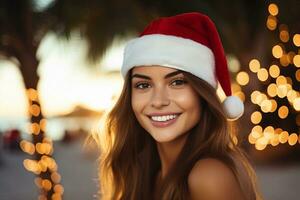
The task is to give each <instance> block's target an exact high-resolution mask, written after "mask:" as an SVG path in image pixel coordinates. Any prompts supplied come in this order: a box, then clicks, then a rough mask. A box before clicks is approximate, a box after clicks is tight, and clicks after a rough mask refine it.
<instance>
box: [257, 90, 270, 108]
mask: <svg viewBox="0 0 300 200" xmlns="http://www.w3.org/2000/svg"><path fill="white" fill-rule="evenodd" d="M266 99H268V97H267V95H265V94H263V93H260V94H259V95H257V96H256V99H255V101H256V103H257V104H258V105H260V104H261V102H263V101H264V100H266Z"/></svg>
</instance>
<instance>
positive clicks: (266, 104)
mask: <svg viewBox="0 0 300 200" xmlns="http://www.w3.org/2000/svg"><path fill="white" fill-rule="evenodd" d="M260 107H261V110H262V111H263V112H264V113H268V112H271V110H272V102H271V101H270V100H268V99H266V100H263V101H262V102H261V104H260Z"/></svg>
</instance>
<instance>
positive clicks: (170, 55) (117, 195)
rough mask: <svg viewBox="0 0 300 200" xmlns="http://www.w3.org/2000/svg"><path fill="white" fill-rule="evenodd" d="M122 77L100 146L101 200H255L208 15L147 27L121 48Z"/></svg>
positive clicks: (234, 101)
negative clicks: (223, 96) (220, 91)
mask: <svg viewBox="0 0 300 200" xmlns="http://www.w3.org/2000/svg"><path fill="white" fill-rule="evenodd" d="M121 72H122V75H123V76H124V79H125V82H124V87H123V90H122V93H121V95H120V97H119V99H118V101H117V103H116V105H115V106H114V108H113V109H112V110H111V111H110V113H109V114H108V116H107V121H106V127H105V129H104V130H105V131H104V132H103V135H101V139H100V143H101V147H102V148H101V150H102V155H101V158H100V185H101V199H124V200H125V199H126V200H127V199H130V200H144V199H164V200H169V199H175V200H177V199H192V200H220V199H222V200H254V199H260V196H259V194H258V192H257V189H256V183H255V173H254V171H253V170H252V168H251V166H250V164H249V163H248V161H247V159H246V157H245V156H244V154H243V153H242V151H241V149H240V148H239V147H238V146H237V145H235V144H234V143H233V140H232V134H233V133H232V131H233V129H232V127H230V126H229V123H230V122H229V120H228V119H230V120H233V119H237V118H238V117H240V116H241V115H242V113H243V109H244V108H243V104H242V102H241V101H240V100H239V99H238V98H237V97H234V96H231V89H230V79H229V74H228V69H227V63H226V58H225V55H224V51H223V47H222V44H221V41H220V39H219V36H218V33H217V30H216V28H215V26H214V24H213V22H212V21H211V20H210V19H209V18H208V17H207V16H206V15H203V14H201V13H196V12H193V13H183V14H180V15H176V16H172V17H164V18H159V19H156V20H154V21H152V22H151V23H150V24H149V25H148V26H147V27H146V28H145V30H144V31H143V32H142V33H141V34H140V35H139V37H138V38H135V39H133V40H132V41H130V42H129V43H128V44H127V45H126V48H125V51H124V60H123V65H122V69H121ZM218 82H219V83H220V85H221V87H222V89H223V91H224V92H225V94H226V95H227V96H228V97H227V98H226V99H225V100H224V101H223V103H221V102H220V100H219V98H218V96H217V95H216V89H217V85H218ZM231 124H232V123H231Z"/></svg>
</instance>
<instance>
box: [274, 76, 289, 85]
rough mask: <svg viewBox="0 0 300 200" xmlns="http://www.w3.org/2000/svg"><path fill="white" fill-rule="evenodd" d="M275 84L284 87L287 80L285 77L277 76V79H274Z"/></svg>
mask: <svg viewBox="0 0 300 200" xmlns="http://www.w3.org/2000/svg"><path fill="white" fill-rule="evenodd" d="M276 84H277V85H285V84H287V79H286V77H284V76H278V77H277V78H276Z"/></svg>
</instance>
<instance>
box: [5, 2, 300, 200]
mask: <svg viewBox="0 0 300 200" xmlns="http://www.w3.org/2000/svg"><path fill="white" fill-rule="evenodd" d="M299 10H300V1H298V0H285V1H279V0H273V1H269V0H265V1H263V0H252V1H247V0H231V1H230V2H229V1H225V0H185V1H179V0H172V1H171V0H164V1H163V0H160V1H153V0H152V1H150V0H139V1H137V0H123V1H117V0H109V1H103V0H102V1H100V0H90V1H79V0H0V199H1V200H12V199H13V200H18V199H20V200H21V199H22V200H24V199H39V200H44V199H56V200H57V199H66V200H77V199H78V200H81V199H96V198H97V195H98V194H97V192H98V180H97V158H98V156H99V153H100V152H99V151H98V150H97V147H96V144H95V142H93V141H92V140H88V141H87V140H86V138H87V137H88V136H89V135H91V133H92V132H93V131H94V130H97V128H99V119H100V118H101V116H102V115H103V113H104V112H105V111H106V110H108V109H109V108H110V107H111V106H112V105H113V104H114V102H115V100H116V99H117V97H118V95H119V93H120V91H121V87H122V78H121V76H120V72H119V70H120V66H121V62H122V57H123V55H122V51H123V48H124V45H125V43H126V41H128V40H129V39H131V38H133V37H136V36H137V34H138V33H139V32H140V31H142V30H143V27H145V26H146V25H147V24H148V23H149V22H150V21H151V20H153V19H154V18H156V17H160V16H170V15H175V14H179V13H182V12H191V11H199V12H202V13H205V14H207V15H209V16H210V17H211V18H212V19H213V21H214V22H215V23H216V25H217V28H218V30H219V32H220V36H221V39H222V42H223V44H224V48H225V51H226V53H227V58H228V64H229V68H230V73H231V77H232V90H233V93H234V95H236V96H238V97H240V98H241V99H242V100H243V101H244V103H245V107H246V111H245V114H244V116H243V117H242V118H241V119H239V120H238V125H239V131H238V132H239V135H237V136H234V139H235V142H236V143H237V144H238V145H241V146H242V147H243V148H244V149H245V151H246V152H247V153H248V155H249V159H250V161H251V163H252V164H253V166H254V168H255V170H256V172H257V176H258V181H259V186H260V189H261V191H262V194H263V196H264V198H265V199H266V200H282V199H288V200H296V199H299V197H300V193H299V190H298V188H299V184H300V162H299V161H300V154H299V153H300V135H299V125H300V112H299V111H300V93H299V82H300V51H299V47H300V16H299ZM219 95H220V96H221V97H222V93H221V92H219ZM85 144H86V145H85Z"/></svg>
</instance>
